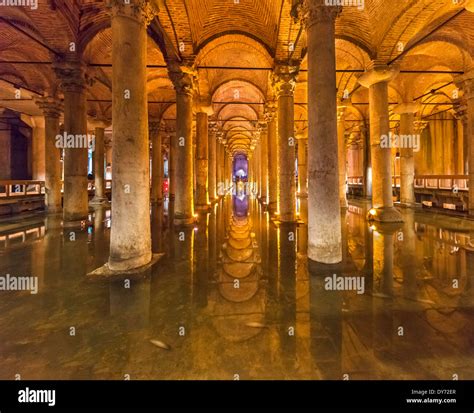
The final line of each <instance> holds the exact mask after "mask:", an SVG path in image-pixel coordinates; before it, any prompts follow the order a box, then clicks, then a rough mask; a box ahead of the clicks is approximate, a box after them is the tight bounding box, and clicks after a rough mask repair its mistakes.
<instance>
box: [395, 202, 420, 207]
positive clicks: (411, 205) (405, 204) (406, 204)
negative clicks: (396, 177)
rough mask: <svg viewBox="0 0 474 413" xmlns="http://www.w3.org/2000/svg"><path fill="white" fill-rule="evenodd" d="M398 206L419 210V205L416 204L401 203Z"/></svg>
mask: <svg viewBox="0 0 474 413" xmlns="http://www.w3.org/2000/svg"><path fill="white" fill-rule="evenodd" d="M398 205H399V206H400V207H402V208H418V207H419V205H418V204H417V203H416V202H401V201H400V202H399V203H398Z"/></svg>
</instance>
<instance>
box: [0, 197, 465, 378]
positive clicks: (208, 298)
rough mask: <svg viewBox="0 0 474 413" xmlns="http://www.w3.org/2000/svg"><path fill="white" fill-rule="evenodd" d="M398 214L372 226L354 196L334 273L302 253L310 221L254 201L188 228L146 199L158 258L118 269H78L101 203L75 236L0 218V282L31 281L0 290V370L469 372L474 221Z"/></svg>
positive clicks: (103, 236) (225, 207)
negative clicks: (294, 220)
mask: <svg viewBox="0 0 474 413" xmlns="http://www.w3.org/2000/svg"><path fill="white" fill-rule="evenodd" d="M304 209H305V208H304V204H302V205H301V210H302V211H304ZM402 212H403V216H404V220H405V222H404V224H402V225H400V226H399V227H389V228H385V227H384V228H382V227H377V226H370V225H369V224H368V223H367V221H366V219H365V217H366V214H367V205H366V204H364V203H357V202H353V203H351V205H350V207H349V209H348V211H347V212H345V213H344V215H343V222H344V224H345V225H344V226H343V228H344V229H343V240H344V242H343V244H344V246H343V255H344V262H343V264H341V265H339V266H335V267H334V268H329V269H328V268H324V267H321V266H317V265H314V264H313V263H308V259H307V256H306V246H307V241H306V240H307V227H306V225H304V224H303V223H299V224H294V225H287V224H285V225H279V226H277V225H275V223H274V222H273V221H272V220H271V217H270V216H269V214H268V213H267V212H265V211H264V210H263V209H262V207H261V206H260V205H259V204H258V203H257V202H256V201H255V200H249V199H248V198H246V197H238V196H236V197H231V196H229V197H227V198H225V199H224V200H221V201H220V203H219V204H216V205H215V206H214V207H213V209H212V210H211V211H210V212H209V213H208V214H207V215H201V216H200V219H199V223H198V224H196V226H195V227H188V228H185V227H183V228H170V227H169V225H168V219H167V214H166V211H163V210H162V209H155V210H153V211H152V232H153V250H154V252H161V253H164V256H163V257H162V258H161V259H160V260H159V261H158V263H157V264H155V265H154V266H153V267H152V268H151V269H149V270H147V271H145V272H144V273H142V274H139V275H134V276H129V277H128V278H126V277H119V278H117V279H115V278H114V279H103V278H100V277H90V276H87V274H88V273H90V272H92V271H93V270H95V269H96V268H98V267H100V266H102V265H103V264H104V263H105V262H106V261H107V257H108V244H109V234H110V225H111V222H110V220H111V218H110V210H107V209H104V208H98V209H96V210H95V211H91V215H90V221H89V223H88V224H86V225H85V226H84V228H82V230H76V231H75V232H74V234H71V231H70V230H68V229H62V227H61V218H60V216H59V217H58V216H54V215H50V216H42V215H38V216H35V217H31V218H22V219H18V220H16V221H13V222H11V221H10V222H9V223H8V224H7V223H2V224H0V277H6V275H7V274H10V276H13V277H37V281H38V285H37V289H38V291H37V294H31V291H0V379H14V378H17V377H21V378H22V379H25V380H26V379H117V380H122V379H125V378H130V379H137V380H139V379H226V380H233V379H237V378H240V379H334V380H342V379H352V380H356V379H448V380H449V379H452V378H459V379H474V223H473V222H468V221H463V220H461V219H459V218H452V217H446V216H438V215H434V214H430V213H427V212H423V211H417V212H413V211H408V210H404V211H402ZM302 215H304V214H303V213H302ZM300 218H301V216H300ZM131 219H133V215H131ZM18 375H19V376H18Z"/></svg>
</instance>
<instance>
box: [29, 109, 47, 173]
mask: <svg viewBox="0 0 474 413" xmlns="http://www.w3.org/2000/svg"><path fill="white" fill-rule="evenodd" d="M34 122H35V127H34V128H33V142H32V149H33V180H35V181H44V180H45V144H46V143H45V121H44V117H42V116H35V117H34Z"/></svg>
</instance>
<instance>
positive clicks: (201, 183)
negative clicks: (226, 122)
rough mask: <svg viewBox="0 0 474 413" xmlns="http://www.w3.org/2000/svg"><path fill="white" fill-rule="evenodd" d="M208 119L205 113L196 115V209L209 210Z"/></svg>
mask: <svg viewBox="0 0 474 413" xmlns="http://www.w3.org/2000/svg"><path fill="white" fill-rule="evenodd" d="M208 123H209V119H208V116H207V113H204V112H198V113H197V114H196V160H197V165H196V166H197V168H196V171H197V174H196V175H197V176H196V178H197V179H196V208H197V209H201V210H203V209H207V208H209V192H208V189H209V187H208V175H209V135H208V128H209V125H208Z"/></svg>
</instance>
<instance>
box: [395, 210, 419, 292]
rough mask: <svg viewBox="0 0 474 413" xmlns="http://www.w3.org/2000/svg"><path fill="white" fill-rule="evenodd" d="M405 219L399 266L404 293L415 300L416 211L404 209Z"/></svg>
mask: <svg viewBox="0 0 474 413" xmlns="http://www.w3.org/2000/svg"><path fill="white" fill-rule="evenodd" d="M404 220H405V224H404V226H403V230H402V234H403V240H402V245H401V248H400V255H401V256H400V264H399V266H400V268H401V270H402V274H403V295H404V296H405V297H406V298H409V299H412V300H415V299H416V297H417V286H416V274H417V268H418V265H417V260H416V233H415V211H413V210H411V209H406V210H405V211H404Z"/></svg>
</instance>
